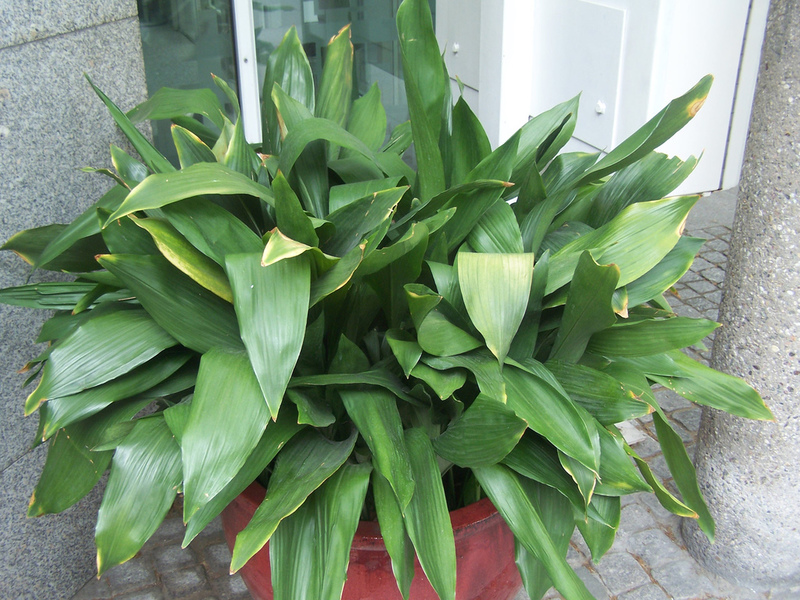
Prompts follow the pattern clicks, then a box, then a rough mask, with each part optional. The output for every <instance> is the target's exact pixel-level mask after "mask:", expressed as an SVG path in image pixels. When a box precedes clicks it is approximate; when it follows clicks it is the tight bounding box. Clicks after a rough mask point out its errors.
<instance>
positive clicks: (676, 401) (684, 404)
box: [655, 388, 692, 412]
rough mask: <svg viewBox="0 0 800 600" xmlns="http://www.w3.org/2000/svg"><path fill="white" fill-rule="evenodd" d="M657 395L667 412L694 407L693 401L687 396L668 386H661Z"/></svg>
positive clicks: (659, 402)
mask: <svg viewBox="0 0 800 600" xmlns="http://www.w3.org/2000/svg"><path fill="white" fill-rule="evenodd" d="M655 396H656V400H658V404H659V405H660V406H661V408H663V409H664V411H665V412H672V411H673V410H679V409H682V408H691V407H692V403H691V402H689V401H688V400H687V399H686V398H684V397H683V396H679V395H678V394H676V393H675V392H673V391H672V390H668V389H667V388H660V389H659V390H657V391H656V392H655Z"/></svg>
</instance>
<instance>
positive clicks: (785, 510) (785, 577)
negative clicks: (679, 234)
mask: <svg viewBox="0 0 800 600" xmlns="http://www.w3.org/2000/svg"><path fill="white" fill-rule="evenodd" d="M712 93H713V92H712ZM728 264H729V268H728V274H727V279H726V281H725V296H724V298H723V301H722V306H721V310H720V320H721V322H722V323H723V327H722V328H721V329H720V330H719V333H718V334H717V337H716V341H715V343H714V352H713V359H712V363H713V365H714V366H715V367H716V368H718V369H720V370H721V371H725V372H728V373H731V374H734V375H738V376H741V377H744V378H745V379H746V380H747V381H748V382H750V383H751V384H752V385H753V386H754V387H755V388H756V389H757V390H758V391H759V392H760V393H761V395H762V397H763V398H764V400H765V401H766V403H767V405H768V406H769V407H770V408H771V409H772V411H773V413H774V414H775V418H776V422H774V423H771V422H755V421H748V420H745V419H740V418H737V417H732V416H730V415H727V414H725V413H720V412H717V411H714V410H710V409H704V411H703V417H702V421H701V425H700V431H699V433H698V441H697V454H696V457H695V462H696V466H697V473H698V478H699V481H700V487H701V489H702V491H703V493H704V495H705V497H706V500H707V502H708V504H709V507H710V509H711V513H712V515H713V516H714V519H715V520H716V522H717V536H716V538H717V539H716V542H715V543H714V544H713V545H710V544H708V542H707V540H706V539H705V538H704V537H703V535H702V534H701V533H700V532H699V530H698V528H697V527H696V526H694V525H692V524H688V525H687V526H685V527H684V530H683V533H684V539H685V540H686V543H687V545H688V546H689V551H690V552H691V553H692V554H693V555H694V556H695V557H696V558H697V559H698V560H699V561H700V562H701V563H702V564H703V565H704V566H706V567H707V568H708V569H709V570H711V571H714V572H716V573H718V574H720V575H722V576H723V577H726V578H728V579H730V580H733V581H736V582H737V583H740V584H745V585H749V586H751V587H754V588H760V589H773V590H782V589H786V588H795V587H796V586H800V553H798V548H800V0H772V4H771V7H770V13H769V21H768V25H767V32H766V38H765V41H764V47H763V50H762V57H761V68H760V72H759V77H758V87H757V91H756V97H755V103H754V106H753V116H752V120H751V123H750V133H749V137H748V140H747V150H746V156H745V163H744V167H743V171H742V179H741V183H740V188H739V203H738V206H737V210H736V218H735V222H734V228H733V237H732V240H731V250H730V257H729V263H728ZM787 597H789V596H787ZM791 597H797V596H794V595H791Z"/></svg>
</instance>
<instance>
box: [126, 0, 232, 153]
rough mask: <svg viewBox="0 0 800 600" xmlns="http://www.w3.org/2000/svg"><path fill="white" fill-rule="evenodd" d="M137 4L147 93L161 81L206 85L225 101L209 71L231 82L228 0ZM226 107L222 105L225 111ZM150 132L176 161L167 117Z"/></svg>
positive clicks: (161, 0) (141, 0) (184, 86)
mask: <svg viewBox="0 0 800 600" xmlns="http://www.w3.org/2000/svg"><path fill="white" fill-rule="evenodd" d="M138 6H139V24H140V26H141V33H142V50H143V54H144V65H145V77H146V79H147V92H148V94H149V95H151V96H152V95H153V94H154V93H155V92H156V91H158V90H159V89H160V88H162V87H171V88H180V89H192V88H198V87H208V88H211V89H213V90H214V91H215V92H217V95H218V96H219V99H220V102H222V103H223V106H226V105H229V104H230V103H229V102H228V99H227V98H226V97H225V95H224V94H222V92H220V91H219V89H218V88H217V86H215V85H214V83H213V82H212V80H211V73H214V75H217V76H219V77H221V78H223V79H224V80H225V81H227V82H228V83H229V84H230V85H231V86H232V87H234V89H235V88H236V59H235V56H236V55H235V51H234V41H233V35H234V34H233V15H232V11H231V2H230V0H138ZM231 108H232V107H230V106H226V110H228V112H229V114H230V113H231V112H232V111H231V110H230V109H231ZM207 124H209V125H210V123H207ZM212 127H213V125H212ZM153 136H154V141H155V145H156V147H157V148H158V149H159V150H161V151H162V152H164V153H165V154H166V156H167V158H169V159H170V160H172V161H173V163H175V164H177V156H176V155H175V149H174V146H173V144H172V137H171V134H170V123H169V122H168V121H154V122H153Z"/></svg>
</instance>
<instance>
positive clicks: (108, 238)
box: [97, 208, 158, 254]
mask: <svg viewBox="0 0 800 600" xmlns="http://www.w3.org/2000/svg"><path fill="white" fill-rule="evenodd" d="M110 214H111V213H110V212H109V211H107V210H105V209H102V208H98V209H97V218H98V220H99V223H100V225H101V226H102V224H103V223H105V222H106V221H107V220H108V217H109V215H110ZM100 233H101V235H102V236H103V241H104V242H105V244H106V248H108V251H107V252H98V254H158V248H157V247H156V245H155V243H154V242H153V240H152V238H151V237H150V236H149V235H148V234H147V232H146V231H142V230H141V229H140V228H139V227H137V226H136V225H135V224H134V223H133V221H132V220H131V219H129V218H124V219H117V220H116V221H113V222H111V223H110V224H109V225H108V227H106V228H105V229H103V230H102V231H101V232H100Z"/></svg>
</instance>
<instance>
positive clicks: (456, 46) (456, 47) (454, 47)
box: [453, 42, 461, 54]
mask: <svg viewBox="0 0 800 600" xmlns="http://www.w3.org/2000/svg"><path fill="white" fill-rule="evenodd" d="M459 50H461V44H459V43H458V42H454V43H453V54H458V51H459Z"/></svg>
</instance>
